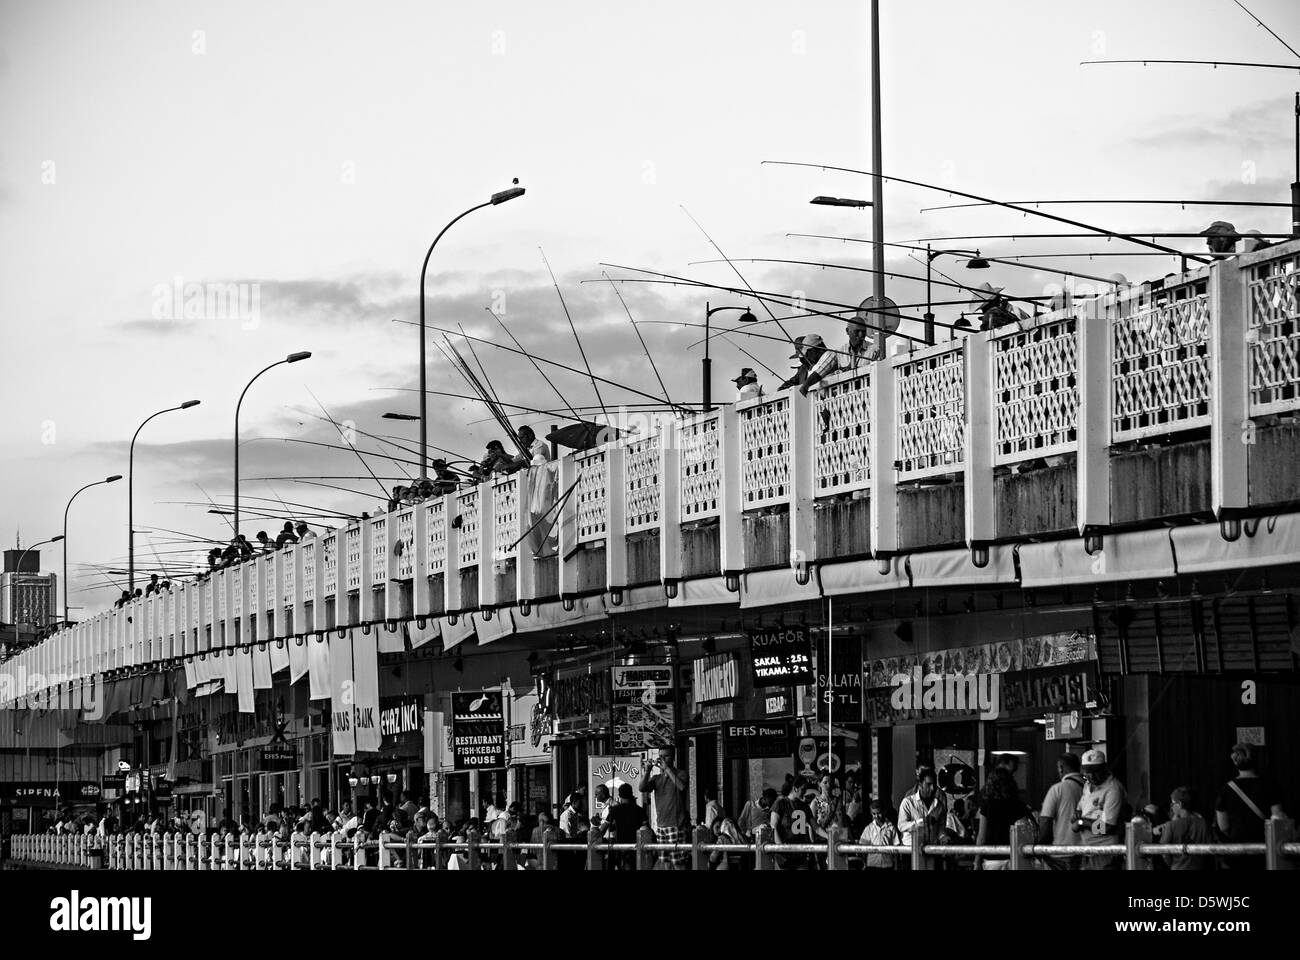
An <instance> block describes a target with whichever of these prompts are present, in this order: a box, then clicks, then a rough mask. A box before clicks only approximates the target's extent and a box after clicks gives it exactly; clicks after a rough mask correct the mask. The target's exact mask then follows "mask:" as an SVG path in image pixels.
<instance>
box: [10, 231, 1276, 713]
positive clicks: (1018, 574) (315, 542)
mask: <svg viewBox="0 0 1300 960" xmlns="http://www.w3.org/2000/svg"><path fill="white" fill-rule="evenodd" d="M1298 416H1300V241H1290V242H1288V243H1285V244H1281V245H1278V246H1274V247H1271V248H1267V249H1264V250H1260V251H1256V252H1253V253H1249V254H1243V255H1241V256H1238V257H1235V258H1232V259H1228V260H1224V261H1221V262H1219V263H1216V264H1213V265H1211V266H1208V267H1203V268H1200V269H1198V270H1195V271H1193V272H1190V273H1185V274H1180V275H1171V276H1170V277H1167V278H1165V280H1163V281H1157V282H1154V283H1148V284H1142V285H1138V286H1133V287H1130V288H1127V289H1122V290H1118V291H1116V292H1114V293H1109V294H1107V295H1105V296H1100V297H1096V298H1090V299H1083V300H1075V301H1073V302H1071V303H1068V304H1067V305H1066V306H1065V307H1064V308H1063V309H1059V310H1056V311H1055V312H1052V313H1049V314H1047V315H1044V316H1039V317H1037V318H1034V319H1032V320H1027V321H1024V322H1022V323H1021V324H1018V325H1012V326H1008V327H1003V328H1001V329H997V330H994V331H989V332H983V333H975V334H971V335H969V336H965V337H964V338H962V339H959V340H954V341H950V342H947V343H942V344H939V345H936V346H932V347H927V348H924V349H921V350H916V351H913V352H906V353H900V354H898V355H896V356H892V357H889V358H887V359H884V360H880V361H876V362H872V363H868V364H865V365H864V366H863V367H862V368H860V369H859V370H858V371H857V372H853V373H846V374H841V375H838V376H835V377H832V378H830V379H829V380H827V381H826V382H824V383H823V384H820V385H819V386H818V388H816V389H815V390H813V391H810V395H809V396H803V395H801V394H799V393H798V392H797V391H786V392H782V393H778V394H776V395H775V396H771V397H766V398H761V399H758V400H751V401H747V402H744V403H739V404H736V405H735V406H728V407H725V408H723V409H719V410H715V411H712V412H709V413H702V414H699V415H695V416H690V417H686V418H683V419H680V420H677V421H675V422H673V423H672V424H671V425H670V426H669V427H668V428H667V429H665V430H664V431H662V432H660V433H657V434H655V435H650V436H631V437H625V438H621V439H619V440H617V441H615V442H611V443H608V444H605V445H604V446H601V447H600V448H598V449H594V450H590V451H585V452H581V453H577V454H572V455H568V456H565V457H564V458H563V459H562V460H560V461H559V463H558V464H552V465H548V466H547V467H533V468H529V469H525V470H523V471H521V472H519V473H515V474H512V475H508V476H501V477H498V478H496V479H493V480H491V481H489V482H484V483H483V484H481V485H479V486H477V487H473V488H468V489H462V490H460V491H459V492H456V493H454V494H449V495H447V496H444V497H439V498H436V499H431V500H427V501H425V502H423V503H419V504H416V505H413V506H403V507H401V508H399V509H397V510H395V511H393V512H391V513H388V514H385V515H380V516H375V517H373V518H368V519H366V520H363V521H360V522H356V523H352V524H350V525H348V526H346V527H344V528H342V529H338V530H335V531H332V532H329V533H327V534H326V535H324V536H320V537H317V538H315V539H312V540H308V541H305V542H302V543H298V544H296V545H288V546H285V547H284V548H282V549H279V550H276V551H274V552H271V553H267V554H265V555H262V556H258V557H255V558H253V559H250V560H248V561H246V562H243V563H240V564H238V565H235V566H232V567H230V568H227V569H222V570H218V571H215V572H212V573H211V574H210V575H204V576H202V577H199V578H197V579H194V580H190V581H188V582H178V583H174V584H173V585H172V589H171V590H170V591H169V592H164V593H162V594H159V595H155V596H149V597H144V598H142V599H139V600H135V601H132V602H130V603H128V604H127V605H125V606H124V607H122V608H120V609H112V610H107V611H104V612H102V613H99V614H96V615H94V616H91V617H88V618H87V619H86V620H84V621H83V622H81V623H78V624H76V625H74V626H72V627H70V628H67V629H64V630H61V631H60V632H58V633H57V634H55V635H53V636H51V637H50V638H48V639H47V640H45V641H43V642H42V643H41V644H39V645H38V646H36V647H33V648H29V649H28V650H26V651H24V652H22V653H21V654H19V655H18V656H17V657H15V658H12V659H11V660H9V661H8V662H6V663H5V664H4V666H3V668H0V684H3V683H4V681H5V680H6V678H7V686H4V685H0V701H3V700H12V699H13V697H14V696H16V695H17V693H18V692H31V691H34V690H39V689H41V688H42V687H47V686H50V685H52V684H56V683H59V682H62V681H66V680H68V679H76V678H83V677H88V676H92V675H94V674H99V673H104V672H108V671H117V670H121V669H123V668H141V667H150V666H159V667H163V666H169V667H175V666H177V665H178V664H179V663H181V662H182V660H183V661H184V662H185V665H186V668H187V670H190V671H192V672H191V673H190V675H189V679H190V680H191V681H193V682H194V683H202V682H204V681H206V680H210V679H213V678H216V677H218V676H220V675H221V668H220V667H214V666H213V661H214V660H216V659H217V658H218V657H220V656H221V654H214V653H213V651H225V652H227V653H228V654H229V655H231V656H233V654H234V650H235V648H236V647H237V646H238V647H242V648H243V649H247V646H248V645H249V644H251V643H253V642H256V643H258V644H263V643H265V641H267V640H272V639H277V640H283V639H287V638H291V637H293V638H298V640H297V642H296V643H287V644H283V645H282V644H272V645H271V646H273V647H275V648H276V649H277V650H283V648H284V647H288V651H287V652H285V653H277V652H273V653H272V655H271V659H272V661H273V664H274V662H275V661H276V660H277V659H283V658H284V657H286V656H292V657H294V658H296V657H297V656H299V655H300V654H299V651H300V649H301V647H302V646H303V641H302V638H303V637H305V636H306V635H309V634H313V633H317V634H319V633H321V632H323V631H327V630H331V629H337V628H343V627H348V626H364V627H366V628H367V629H369V627H368V625H372V624H375V625H378V624H387V626H388V629H387V630H385V629H382V628H381V629H380V630H379V634H380V638H379V649H380V651H381V652H385V651H394V650H395V651H400V650H401V649H402V643H403V641H402V632H401V631H395V630H394V627H395V624H396V623H397V622H398V621H413V626H414V628H415V630H414V632H412V634H411V636H412V640H413V642H415V639H416V637H417V636H418V638H419V642H421V643H422V642H425V641H427V640H429V639H431V638H434V637H437V636H438V635H439V634H441V635H442V637H443V639H444V641H446V642H448V643H451V642H455V641H456V640H457V639H460V638H463V637H466V636H468V635H470V633H471V632H476V633H477V634H478V637H479V640H480V641H481V642H487V641H490V640H494V639H498V638H499V637H501V636H503V635H506V634H510V633H525V632H528V631H533V630H545V629H548V628H556V627H562V626H564V625H566V624H568V623H574V622H581V621H583V620H594V619H603V618H604V617H606V616H607V615H610V614H615V615H616V614H619V613H628V612H632V611H635V610H638V609H645V608H649V607H655V606H667V607H670V608H671V607H690V606H696V605H733V606H736V607H738V608H740V609H742V610H744V609H750V608H761V607H763V606H765V605H773V604H781V603H787V602H794V601H800V600H809V599H815V598H818V597H833V596H837V595H845V594H862V593H869V592H872V591H895V590H900V589H907V588H915V587H927V586H929V587H935V586H946V585H970V586H973V587H979V586H1002V585H1005V586H1009V587H1017V588H1020V589H1024V590H1032V589H1033V588H1035V587H1038V586H1050V585H1060V584H1066V585H1068V584H1082V585H1087V586H1089V587H1093V586H1095V585H1097V584H1099V583H1105V582H1108V581H1110V582H1117V581H1132V580H1142V579H1157V578H1163V577H1174V576H1179V575H1187V574H1190V575H1210V574H1213V573H1215V572H1216V571H1229V570H1233V571H1237V570H1242V569H1255V568H1258V569H1261V570H1275V571H1279V572H1280V573H1279V576H1281V577H1283V578H1285V576H1287V575H1288V574H1287V573H1286V571H1288V570H1290V573H1289V576H1291V577H1293V578H1294V576H1295V573H1294V570H1295V569H1296V566H1295V565H1296V562H1297V561H1300V513H1295V512H1290V511H1293V510H1295V506H1296V504H1297V502H1300V470H1297V469H1296V467H1297V464H1300V425H1298V424H1297V417H1298ZM539 508H540V509H539ZM556 513H558V522H556V523H555V524H554V527H555V530H556V538H555V539H554V540H550V539H548V538H545V537H544V536H543V534H544V533H545V531H546V529H547V528H548V527H549V526H550V525H551V518H552V517H554V516H555V514H556ZM394 637H395V638H396V639H395V640H394V639H393V638H394ZM392 644H396V646H392ZM295 675H298V673H297V671H295Z"/></svg>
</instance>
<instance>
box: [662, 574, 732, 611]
mask: <svg viewBox="0 0 1300 960" xmlns="http://www.w3.org/2000/svg"><path fill="white" fill-rule="evenodd" d="M738 599H739V598H738V596H737V595H736V594H734V593H732V592H731V591H730V590H728V589H727V579H726V577H699V578H697V579H695V580H682V581H681V582H680V583H678V584H677V596H676V597H672V598H670V599H669V601H668V606H669V607H702V606H708V605H709V604H714V603H727V604H732V603H735V602H736V601H737V600H738Z"/></svg>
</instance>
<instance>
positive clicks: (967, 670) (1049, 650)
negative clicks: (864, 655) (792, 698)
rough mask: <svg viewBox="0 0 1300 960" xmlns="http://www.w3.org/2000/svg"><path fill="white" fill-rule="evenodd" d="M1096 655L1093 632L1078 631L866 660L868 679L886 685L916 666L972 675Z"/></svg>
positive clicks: (1016, 670)
mask: <svg viewBox="0 0 1300 960" xmlns="http://www.w3.org/2000/svg"><path fill="white" fill-rule="evenodd" d="M1095 659H1097V651H1096V644H1095V643H1094V642H1093V637H1092V635H1091V634H1087V633H1080V632H1078V631H1075V632H1071V633H1052V634H1047V635H1045V636H1039V637H1019V638H1016V639H1014V640H1002V641H998V642H995V643H977V644H974V645H971V646H966V647H951V648H948V649H944V650H934V651H931V652H929V653H914V654H907V655H904V656H901V657H884V658H876V659H873V660H869V661H867V663H866V664H864V673H865V674H866V676H865V678H864V679H865V682H866V685H867V686H868V687H869V688H872V689H883V688H886V687H893V686H895V685H896V683H895V680H896V678H897V677H898V676H899V675H900V674H902V675H911V674H912V673H913V672H914V671H916V670H920V671H921V674H922V676H929V675H930V674H944V675H951V676H972V675H975V674H993V673H1020V672H1022V671H1025V670H1041V669H1046V668H1049V667H1060V666H1067V665H1069V664H1073V663H1084V662H1087V661H1089V660H1095Z"/></svg>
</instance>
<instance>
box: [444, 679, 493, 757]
mask: <svg viewBox="0 0 1300 960" xmlns="http://www.w3.org/2000/svg"><path fill="white" fill-rule="evenodd" d="M451 750H452V765H453V767H454V768H455V769H456V770H490V769H495V768H501V767H504V766H505V765H506V717H505V710H504V707H503V705H502V700H501V692H500V691H499V690H469V691H464V692H460V693H453V694H452V695H451Z"/></svg>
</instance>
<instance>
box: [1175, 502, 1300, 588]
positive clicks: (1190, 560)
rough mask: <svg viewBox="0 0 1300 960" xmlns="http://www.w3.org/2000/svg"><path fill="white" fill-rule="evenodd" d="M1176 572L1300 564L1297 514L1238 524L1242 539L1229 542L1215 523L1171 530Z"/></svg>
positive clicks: (1299, 517) (1299, 535)
mask: <svg viewBox="0 0 1300 960" xmlns="http://www.w3.org/2000/svg"><path fill="white" fill-rule="evenodd" d="M1174 553H1175V557H1176V559H1177V561H1178V572H1179V573H1209V572H1211V571H1216V570H1227V569H1239V568H1241V567H1261V566H1273V565H1281V564H1300V514H1294V513H1286V514H1282V515H1281V516H1274V517H1260V518H1258V519H1251V520H1243V521H1242V522H1241V536H1240V537H1239V538H1238V539H1237V540H1236V541H1234V542H1232V543H1229V542H1228V541H1227V540H1224V539H1223V536H1222V535H1221V534H1220V532H1219V525H1218V524H1217V523H1209V524H1202V525H1200V526H1195V527H1179V528H1178V529H1176V530H1175V531H1174Z"/></svg>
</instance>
